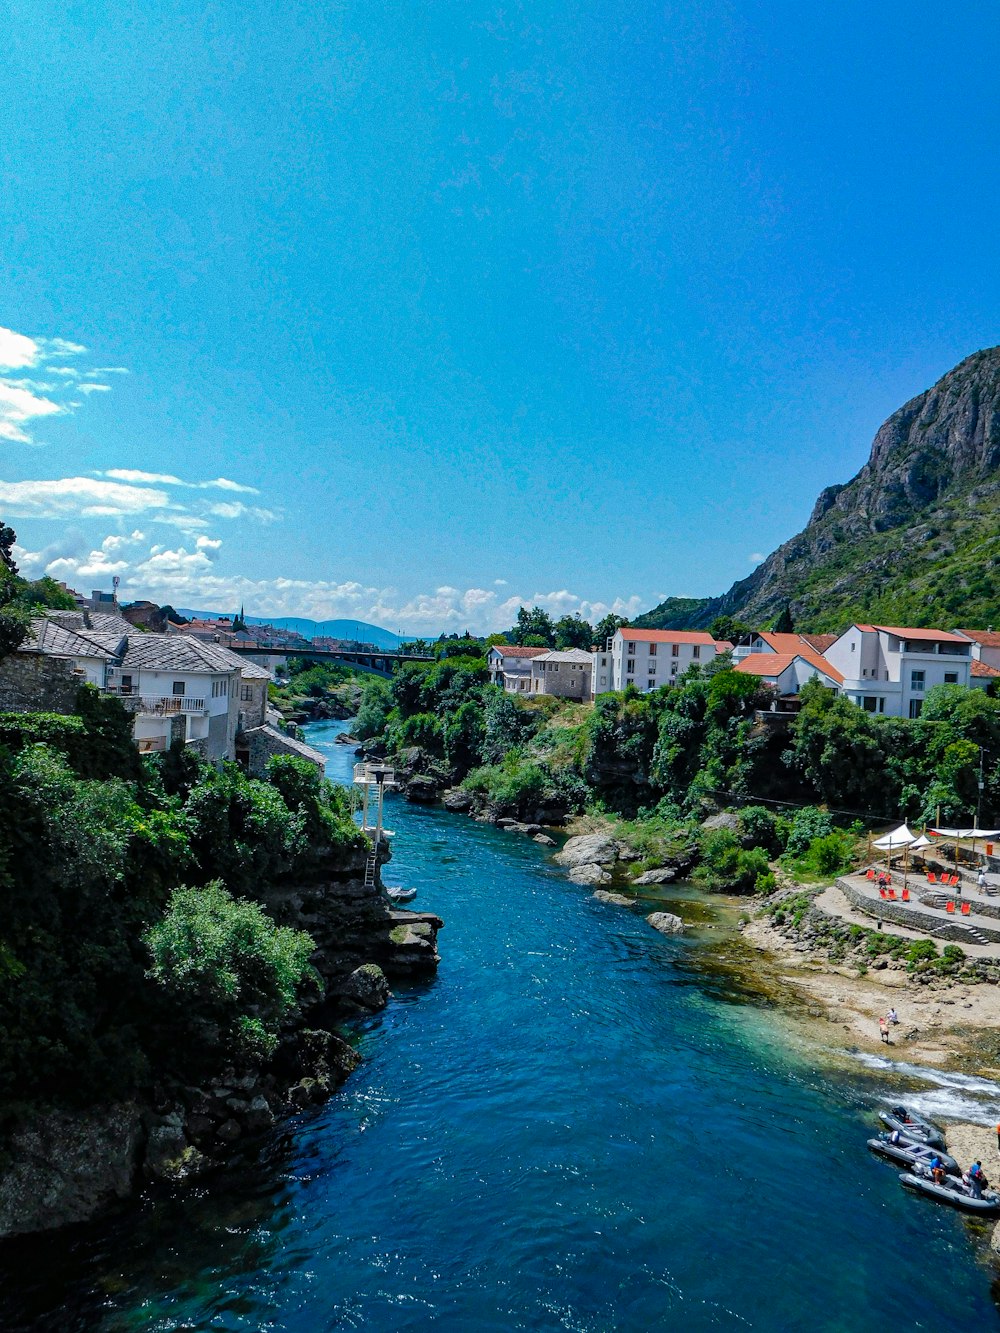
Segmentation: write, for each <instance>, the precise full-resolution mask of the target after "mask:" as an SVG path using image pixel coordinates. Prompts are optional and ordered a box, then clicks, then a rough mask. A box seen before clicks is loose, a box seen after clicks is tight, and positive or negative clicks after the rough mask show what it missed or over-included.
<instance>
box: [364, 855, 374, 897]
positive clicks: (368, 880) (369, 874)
mask: <svg viewBox="0 0 1000 1333" xmlns="http://www.w3.org/2000/svg"><path fill="white" fill-rule="evenodd" d="M375 865H376V855H375V848H374V847H373V848H372V850H371V851H370V852H369V853H368V859H367V860H366V861H365V888H366V889H373V888H374V887H375Z"/></svg>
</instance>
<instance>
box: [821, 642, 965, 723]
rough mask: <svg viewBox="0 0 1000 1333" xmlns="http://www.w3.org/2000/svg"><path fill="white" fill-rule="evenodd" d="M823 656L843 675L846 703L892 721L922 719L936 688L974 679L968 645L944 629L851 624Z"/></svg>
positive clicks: (963, 683) (962, 683)
mask: <svg viewBox="0 0 1000 1333" xmlns="http://www.w3.org/2000/svg"><path fill="white" fill-rule="evenodd" d="M825 657H826V660H827V662H829V663H830V665H831V666H834V667H836V668H837V669H838V670H839V672H840V673H841V675H842V676H843V684H842V687H841V688H842V691H843V693H844V694H845V695H846V696H847V698H849V699H850V700H851V701H852V702H853V703H856V704H857V705H858V706H859V707H860V708H864V709H865V711H866V712H869V713H884V714H886V715H887V716H889V717H909V718H915V717H919V716H920V712H921V709H922V708H923V704H924V697H925V695H926V693H927V691H928V690H929V689H931V688H932V687H933V686H935V685H963V686H966V687H968V685H969V684H970V680H971V667H972V645H971V642H970V640H969V639H968V638H965V637H963V636H962V635H961V634H952V633H948V632H947V631H945V630H936V629H921V628H913V627H906V626H898V625H896V626H892V625H851V626H850V628H848V629H846V630H845V631H844V633H843V634H841V635H840V637H839V638H838V639H837V640H836V641H835V642H834V643H833V644H832V645H831V646H830V647H829V648H828V649H827V650H826V653H825Z"/></svg>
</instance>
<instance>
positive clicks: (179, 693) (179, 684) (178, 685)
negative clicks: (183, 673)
mask: <svg viewBox="0 0 1000 1333" xmlns="http://www.w3.org/2000/svg"><path fill="white" fill-rule="evenodd" d="M170 693H171V694H172V695H173V696H174V698H175V699H183V698H184V682H183V681H182V680H175V681H174V683H173V685H172V686H171V687H170Z"/></svg>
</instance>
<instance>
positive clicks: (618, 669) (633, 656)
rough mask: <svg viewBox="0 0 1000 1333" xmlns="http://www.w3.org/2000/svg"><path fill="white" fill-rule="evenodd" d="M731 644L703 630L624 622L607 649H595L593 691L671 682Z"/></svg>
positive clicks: (652, 687)
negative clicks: (603, 664) (641, 626)
mask: <svg viewBox="0 0 1000 1333" xmlns="http://www.w3.org/2000/svg"><path fill="white" fill-rule="evenodd" d="M731 648H732V644H731V643H723V642H719V641H716V640H715V639H713V638H712V636H711V634H708V633H706V632H705V631H704V630H683V629H633V628H631V627H629V626H626V627H625V628H624V629H620V630H618V631H617V632H616V633H615V635H614V636H613V638H612V639H611V640H610V641H609V643H608V647H607V651H606V652H604V651H602V650H598V652H597V653H595V654H594V658H595V664H594V692H595V693H596V694H602V693H604V691H605V690H623V689H624V688H625V687H626V685H634V686H635V687H636V689H639V690H642V691H643V692H645V691H647V690H655V689H659V687H660V686H661V685H672V684H674V683H675V682H676V680H677V678H678V677H679V676H682V675H683V674H684V672H685V671H686V670H687V669H688V667H690V666H692V665H694V664H695V663H699V664H706V663H708V662H712V661H714V660H715V657H716V656H717V655H718V654H719V653H723V652H728V651H729V650H730V649H731ZM603 658H607V659H608V662H607V676H608V683H607V684H606V685H602V684H601V678H602V676H603V675H604V674H605V673H604V669H602V667H601V665H600V663H601V660H602V659H603Z"/></svg>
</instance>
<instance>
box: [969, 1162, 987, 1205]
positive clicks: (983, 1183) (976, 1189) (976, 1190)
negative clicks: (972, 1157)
mask: <svg viewBox="0 0 1000 1333" xmlns="http://www.w3.org/2000/svg"><path fill="white" fill-rule="evenodd" d="M966 1180H967V1181H968V1182H969V1189H970V1190H971V1192H972V1197H973V1198H974V1199H981V1198H982V1197H983V1190H985V1189H989V1185H990V1182H989V1181H988V1180H987V1179H986V1172H985V1171H984V1170H983V1164H982V1162H973V1163H972V1165H971V1166H970V1167H969V1171H968V1174H967V1176H966Z"/></svg>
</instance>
